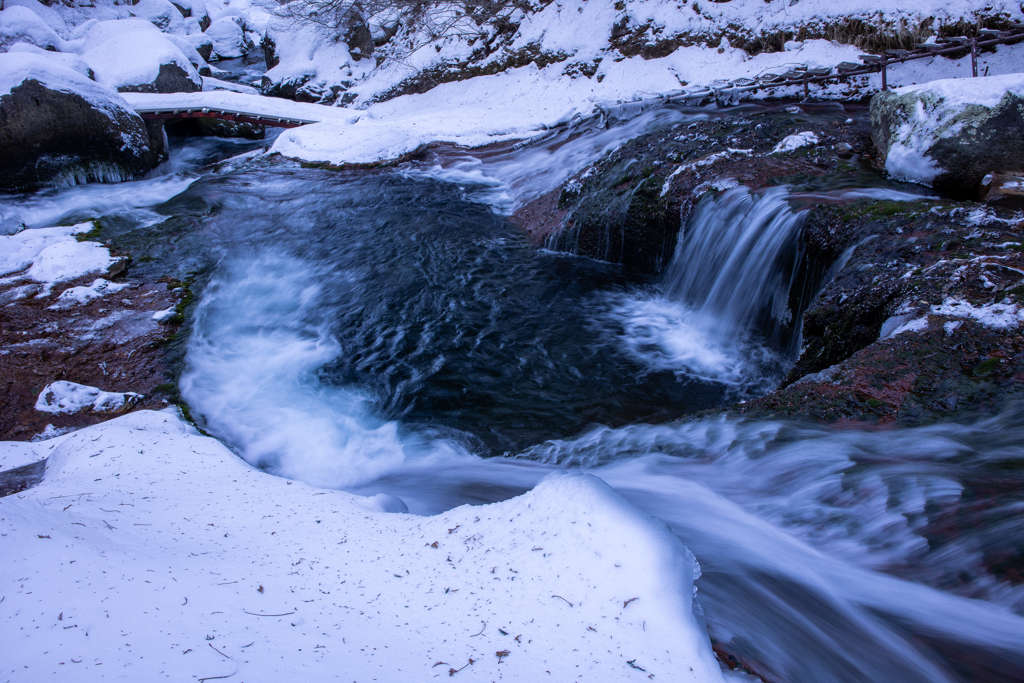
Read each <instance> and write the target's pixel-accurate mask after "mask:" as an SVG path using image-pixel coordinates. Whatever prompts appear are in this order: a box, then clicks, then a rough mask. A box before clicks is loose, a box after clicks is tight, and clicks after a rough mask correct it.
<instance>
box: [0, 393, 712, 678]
mask: <svg viewBox="0 0 1024 683" xmlns="http://www.w3.org/2000/svg"><path fill="white" fill-rule="evenodd" d="M380 507H381V501H374V500H372V499H365V498H360V497H358V496H354V495H351V494H347V493H343V492H339V491H332V490H318V489H315V488H312V487H310V486H307V485H305V484H301V483H298V482H291V481H287V480H285V479H282V478H278V477H274V476H271V475H268V474H265V473H263V472H260V471H258V470H256V469H253V468H250V467H249V466H247V465H246V464H244V463H243V462H242V461H241V460H239V459H238V458H237V457H236V456H235V455H233V454H232V453H231V452H230V451H229V450H228V449H227V448H225V447H224V446H223V445H222V444H220V443H219V442H217V441H215V440H213V439H209V438H206V437H203V436H199V435H197V434H196V433H195V432H194V430H193V429H191V428H190V427H189V426H187V425H186V424H185V423H183V422H181V421H180V420H179V419H178V418H177V417H176V416H175V415H173V414H171V413H169V412H167V411H165V412H160V413H156V412H152V411H138V412H135V413H132V414H129V415H126V416H123V417H120V418H118V419H115V420H111V421H108V422H105V423H103V424H101V425H97V426H94V427H89V428H87V429H83V430H80V431H77V432H74V433H72V434H70V435H67V436H65V437H63V440H62V442H61V443H60V445H58V446H57V447H56V448H54V449H53V450H52V455H50V458H49V461H48V463H47V473H46V477H45V479H44V481H43V482H42V483H41V484H40V485H39V486H37V487H35V488H33V489H30V490H28V491H26V492H23V493H20V494H17V495H14V496H10V497H7V498H3V499H0V522H2V523H3V525H4V528H5V532H6V533H5V535H4V536H2V537H0V553H2V554H3V557H4V562H3V563H2V565H0V576H2V581H3V583H4V585H7V586H10V590H8V591H7V594H6V596H5V597H6V600H5V604H4V610H3V613H2V614H3V616H2V617H0V624H2V626H0V635H2V637H3V640H4V643H5V652H6V653H7V654H6V655H5V659H4V664H5V665H9V670H10V671H11V673H10V674H8V675H9V676H12V677H11V678H10V680H12V681H37V680H41V679H43V678H48V677H52V676H54V675H59V676H71V677H73V678H74V680H76V681H83V682H86V681H94V680H100V679H101V678H103V679H107V678H109V677H110V676H112V675H113V676H115V677H117V676H123V677H127V678H131V679H134V680H153V679H155V678H156V677H157V676H160V677H164V676H166V675H168V674H171V676H172V677H173V678H179V679H183V680H186V679H187V680H191V679H192V677H210V676H232V677H234V676H237V677H238V679H239V680H282V679H284V678H292V677H295V675H296V674H300V675H301V676H302V677H303V678H306V677H312V678H313V679H320V678H325V677H327V676H329V675H331V674H337V673H344V675H345V679H344V680H371V679H376V680H390V681H402V680H407V681H414V680H427V679H429V678H435V677H438V678H446V674H448V672H449V669H459V668H460V667H463V666H467V665H468V666H467V668H466V669H465V670H464V671H463V673H462V676H469V679H468V680H488V681H489V680H497V679H498V678H501V679H503V680H520V681H538V680H548V678H550V680H567V679H569V678H570V677H571V678H573V679H576V678H578V677H580V676H582V677H583V678H584V679H588V678H589V679H590V680H601V681H626V680H630V681H634V680H638V677H640V676H644V677H646V676H647V675H648V674H653V675H654V676H656V677H657V679H664V680H673V681H722V680H723V678H722V674H721V672H720V670H719V667H718V666H717V664H716V660H715V659H714V655H713V653H712V652H711V648H710V643H709V641H708V638H707V635H706V634H705V633H704V632H703V629H702V628H701V627H700V626H698V623H697V620H696V618H695V617H694V615H693V613H692V610H691V602H692V594H693V579H694V578H695V575H696V572H697V569H696V565H695V563H694V560H693V556H692V555H691V554H690V553H689V551H687V550H686V549H685V548H684V547H683V546H682V545H681V544H680V543H679V541H678V539H676V538H675V537H674V536H673V535H672V534H671V532H669V530H668V529H667V528H666V527H665V526H664V525H663V524H661V523H660V522H657V521H655V520H654V519H653V518H651V517H649V516H647V515H646V514H644V513H642V512H640V511H639V510H637V509H636V508H634V507H633V506H631V505H630V504H628V503H626V502H625V501H624V500H622V499H621V498H620V497H619V496H618V495H617V494H615V493H614V492H613V491H612V490H611V489H610V488H609V487H608V486H607V485H606V484H604V483H603V482H602V481H600V480H599V479H597V478H595V477H592V476H589V475H583V474H567V473H558V474H555V475H551V476H550V477H548V478H547V479H545V480H544V481H542V482H541V483H540V484H539V485H538V486H537V487H536V488H535V489H534V490H532V491H530V492H528V493H526V494H524V495H522V496H520V497H518V498H514V499H512V500H508V501H505V502H503V503H497V504H494V505H487V506H479V507H470V506H463V507H460V508H457V509H455V510H452V511H450V512H447V513H444V514H443V515H439V516H437V517H416V516H412V515H408V514H396V513H385V512H380V511H378V510H379V509H380ZM499 629H500V630H499ZM503 632H504V634H503ZM505 634H507V635H505ZM348 641H352V642H348ZM505 650H508V651H509V654H508V655H507V656H504V657H501V658H500V659H499V657H498V656H497V655H496V653H498V652H503V651H505ZM470 658H472V660H473V664H472V665H469V659H470ZM630 661H632V662H634V665H635V666H640V667H643V668H644V669H645V670H646V672H647V673H643V674H642V673H641V672H640V671H638V670H636V669H634V668H631V666H630V665H629V664H628V663H627V662H630ZM439 663H440V664H439ZM548 672H550V673H548Z"/></svg>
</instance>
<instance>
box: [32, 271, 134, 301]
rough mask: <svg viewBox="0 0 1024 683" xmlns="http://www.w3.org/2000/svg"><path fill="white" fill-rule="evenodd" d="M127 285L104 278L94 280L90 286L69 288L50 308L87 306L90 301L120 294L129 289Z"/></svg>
mask: <svg viewBox="0 0 1024 683" xmlns="http://www.w3.org/2000/svg"><path fill="white" fill-rule="evenodd" d="M128 286H129V285H128V284H127V283H117V282H111V281H110V280H105V279H103V278H97V279H95V280H93V282H92V284H91V285H89V286H82V287H68V288H67V289H65V290H64V291H63V292H61V293H60V296H58V297H57V303H55V304H54V305H53V306H50V308H68V307H71V306H76V305H80V304H86V303H89V302H90V301H94V300H96V299H99V298H101V297H104V296H106V295H107V294H114V293H116V292H120V291H121V290H122V289H125V288H127V287H128Z"/></svg>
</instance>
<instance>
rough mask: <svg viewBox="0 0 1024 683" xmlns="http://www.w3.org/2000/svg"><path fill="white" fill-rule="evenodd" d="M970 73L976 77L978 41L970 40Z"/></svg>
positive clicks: (975, 39)
mask: <svg viewBox="0 0 1024 683" xmlns="http://www.w3.org/2000/svg"><path fill="white" fill-rule="evenodd" d="M971 73H972V74H974V77H975V78H977V77H978V39H977V38H971Z"/></svg>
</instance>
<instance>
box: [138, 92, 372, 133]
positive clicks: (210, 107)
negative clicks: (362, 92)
mask: <svg viewBox="0 0 1024 683" xmlns="http://www.w3.org/2000/svg"><path fill="white" fill-rule="evenodd" d="M121 95H122V97H124V98H125V99H126V100H127V101H128V104H129V105H131V107H132V109H134V110H135V111H136V112H137V113H138V114H139V115H140V116H142V118H144V119H185V118H217V119H225V120H228V121H238V122H241V123H256V124H264V125H267V126H278V127H281V128H295V127H296V126H305V125H307V124H310V123H320V122H323V121H336V122H338V123H352V121H353V120H354V119H355V118H356V117H357V116H358V114H357V113H354V112H351V111H348V110H345V109H339V108H336V107H326V106H324V105H322V104H308V103H305V102H292V101H291V100H283V99H281V98H278V97H264V96H262V95H250V94H247V93H237V92H229V91H220V90H218V91H213V92H193V93H166V94H154V93H121Z"/></svg>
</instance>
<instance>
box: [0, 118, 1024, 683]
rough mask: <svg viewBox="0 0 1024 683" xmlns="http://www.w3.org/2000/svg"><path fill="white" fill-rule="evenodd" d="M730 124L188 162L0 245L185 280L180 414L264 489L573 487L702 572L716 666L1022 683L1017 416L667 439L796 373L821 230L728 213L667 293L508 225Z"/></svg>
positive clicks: (771, 214)
mask: <svg viewBox="0 0 1024 683" xmlns="http://www.w3.org/2000/svg"><path fill="white" fill-rule="evenodd" d="M715 115H721V114H720V113H716V110H714V109H682V108H679V109H670V110H661V111H656V112H650V113H647V114H644V115H643V116H641V117H638V118H636V119H633V120H631V121H629V122H626V123H624V124H622V125H618V126H611V127H608V128H605V127H594V128H593V129H589V130H584V131H577V132H575V133H573V134H571V135H569V134H567V135H566V136H565V137H564V138H559V139H550V140H548V141H547V142H545V143H543V144H539V145H534V146H507V147H505V148H502V149H499V150H497V151H493V150H492V151H491V152H489V153H488V154H478V155H474V154H470V153H468V152H465V151H461V150H442V151H440V152H438V153H436V154H435V155H434V156H433V157H431V158H429V159H427V160H425V161H421V162H410V163H408V164H405V165H401V166H398V167H394V168H390V169H383V170H378V171H373V172H352V171H344V172H342V171H330V170H323V169H318V168H308V167H303V166H302V165H300V164H297V163H294V162H291V161H288V160H283V159H280V158H278V157H273V156H268V155H266V154H265V153H264V152H263V149H264V148H265V147H266V146H267V143H266V142H252V141H245V142H243V141H230V140H213V139H188V140H180V139H179V140H175V141H174V143H173V150H172V160H171V162H169V163H168V164H166V165H165V166H164V167H163V168H162V169H160V170H159V171H158V172H157V173H155V174H154V175H153V176H152V177H150V178H149V179H146V180H140V181H135V182H131V183H122V184H119V185H89V186H81V187H73V188H65V189H60V190H45V191H40V192H37V193H33V194H28V195H17V196H8V197H6V198H4V199H2V200H0V216H2V217H4V218H5V219H6V220H13V217H14V216H15V215H16V216H18V217H19V218H20V220H22V221H24V222H25V223H26V224H28V225H29V226H30V227H43V226H45V225H52V224H57V223H66V222H69V221H73V220H81V219H84V218H91V217H102V218H103V225H104V234H103V236H104V237H105V238H109V239H112V240H114V242H115V243H116V244H117V245H118V246H119V247H121V248H124V249H128V250H130V251H131V252H132V253H133V254H136V255H139V256H146V257H148V258H146V259H141V258H138V259H136V262H135V264H134V265H133V267H132V272H131V277H135V278H143V279H144V278H147V277H149V278H155V277H157V276H160V275H166V274H170V275H173V276H176V277H181V278H189V281H190V282H191V283H192V285H191V286H192V288H193V291H194V292H195V293H196V294H197V295H198V296H197V303H196V304H195V305H194V308H193V309H192V310H191V312H190V315H189V317H188V323H187V332H188V334H187V335H183V341H182V342H181V345H180V346H179V347H177V348H176V349H174V350H172V352H174V353H177V354H178V355H179V358H178V363H179V366H180V389H181V393H182V396H183V397H184V399H185V400H186V401H187V402H188V404H189V406H190V408H191V410H192V413H193V414H194V415H195V416H196V417H197V419H198V420H199V422H200V424H201V425H202V426H203V428H204V429H206V430H207V431H208V432H210V433H211V434H212V435H214V436H216V437H218V438H220V439H222V440H223V441H224V442H225V443H227V444H228V445H229V446H230V447H231V448H232V449H234V450H235V451H236V452H237V453H238V454H239V456H241V457H242V458H244V459H245V460H247V461H248V462H249V463H251V464H253V465H254V466H256V467H260V468H262V469H264V470H266V471H268V472H271V473H274V474H277V475H280V476H285V477H289V478H294V479H299V480H303V481H306V482H309V483H311V484H314V485H317V486H322V487H329V488H339V489H345V490H348V491H352V492H355V493H361V494H378V493H384V494H387V495H388V496H390V497H391V498H389V500H390V501H391V507H392V509H393V510H395V511H404V510H409V511H410V512H412V513H415V514H424V515H428V514H436V513H438V512H441V511H443V510H447V509H450V508H452V507H455V506H458V505H463V504H474V505H478V504H486V503H490V502H495V501H499V500H503V499H507V498H509V497H512V496H515V495H518V494H520V493H522V492H524V491H526V490H528V489H530V488H531V487H532V486H534V485H535V484H536V483H537V482H538V481H539V480H540V479H541V478H542V477H544V476H545V475H546V474H548V473H550V472H551V471H553V470H556V469H559V468H580V469H585V470H587V471H589V472H591V473H593V474H596V475H597V476H599V477H601V478H602V479H604V480H605V481H607V482H608V483H609V484H611V485H612V486H613V487H614V488H615V489H616V490H617V491H619V492H620V493H621V494H622V495H623V496H624V497H626V498H627V499H628V500H630V501H632V502H633V503H635V504H636V505H637V506H638V507H640V508H641V509H643V510H645V511H647V512H649V513H650V514H651V515H653V516H655V517H657V518H659V519H661V520H662V521H664V522H665V523H666V524H668V525H669V526H670V527H671V528H672V530H673V531H674V532H675V533H676V534H677V535H678V536H679V538H680V539H681V540H682V541H683V543H684V544H685V545H687V546H688V547H689V548H690V549H691V550H692V551H693V552H694V554H695V555H696V557H697V559H698V561H699V563H700V566H701V571H702V573H703V575H702V577H701V578H700V579H699V580H698V581H697V584H696V585H697V587H698V593H697V597H698V600H699V604H700V606H701V608H702V610H703V614H704V616H705V617H706V621H707V624H708V628H709V632H710V634H711V636H712V638H713V639H714V640H715V641H716V642H718V643H719V644H721V645H722V647H723V649H724V650H726V651H728V652H729V653H731V654H734V655H736V656H737V657H739V658H741V659H742V660H743V661H744V662H746V663H747V664H748V665H749V666H750V667H751V668H753V669H754V670H756V671H757V672H758V673H760V674H762V675H763V676H765V677H766V678H767V679H769V680H773V681H782V682H786V683H803V682H807V683H811V682H815V683H820V682H822V681H850V682H854V681H901V682H904V681H905V682H917V681H921V682H922V683H923V682H924V681H930V682H935V681H971V680H987V681H1010V680H1024V618H1022V616H1021V615H1022V614H1024V591H1022V589H1021V587H1020V585H1019V579H1020V567H1021V565H1022V557H1024V555H1022V553H1024V496H1022V494H1021V491H1022V490H1024V488H1022V484H1024V468H1022V466H1021V463H1022V462H1024V446H1022V445H1021V444H1024V426H1022V425H1024V421H1022V419H1021V414H1020V412H1010V413H1006V414H1003V415H1000V416H997V417H993V418H989V419H987V421H983V422H978V423H974V424H944V425H934V426H929V427H917V428H901V429H890V430H885V431H869V430H860V429H837V428H829V427H825V426H820V425H816V424H809V423H807V424H805V423H797V422H780V421H767V420H756V419H738V418H733V417H722V416H718V417H712V418H704V419H683V420H682V421H674V420H675V419H676V418H684V417H685V416H687V415H689V414H691V413H693V412H696V411H698V410H701V409H704V408H711V407H716V406H721V405H724V404H728V403H731V402H733V401H737V400H743V399H744V398H748V397H751V396H756V395H759V394H762V393H764V392H765V391H768V390H770V389H771V388H772V387H774V386H776V385H777V383H778V382H779V381H780V379H781V377H782V376H783V374H784V372H785V370H786V369H787V368H788V367H789V365H790V364H791V363H792V361H793V357H794V353H795V351H796V348H797V347H796V345H795V344H794V339H793V338H792V337H789V338H781V337H780V336H779V335H778V334H776V332H777V331H778V329H780V328H781V327H784V325H783V323H784V322H786V321H785V317H786V316H787V315H791V313H787V311H786V307H785V301H786V299H787V294H788V291H789V287H790V286H791V285H792V278H793V262H794V259H795V251H794V250H795V249H797V242H798V240H797V239H796V238H797V236H798V234H799V230H800V227H801V225H802V220H803V210H802V209H801V208H800V207H801V204H800V202H798V201H795V198H794V196H793V195H792V193H791V192H790V190H788V189H786V188H784V187H780V188H773V189H770V190H767V191H760V192H755V193H751V192H748V191H747V190H745V189H744V188H742V187H741V188H735V189H732V190H727V191H725V192H723V193H719V194H717V195H715V196H711V195H709V196H708V197H706V198H705V200H704V201H703V202H702V203H701V204H700V205H699V206H698V207H697V209H696V211H695V212H694V214H693V215H692V217H691V218H690V220H689V222H688V224H687V226H686V227H685V231H684V235H683V238H682V239H681V240H680V242H679V246H678V248H677V251H676V254H675V257H674V258H673V261H672V263H671V264H670V265H669V267H668V268H667V269H666V270H665V271H664V272H663V273H662V274H661V275H660V276H658V277H644V276H638V275H635V274H632V273H629V272H626V271H624V270H623V269H621V268H619V267H617V266H614V265H610V264H607V263H603V262H599V261H594V260H591V259H587V258H583V257H578V256H573V255H571V254H566V253H562V252H556V251H552V250H547V249H545V248H543V247H538V246H536V245H534V244H532V243H531V242H530V241H529V239H528V238H527V236H526V235H525V234H524V233H523V232H522V231H521V229H520V228H518V227H517V226H516V225H514V224H513V223H512V222H511V221H510V220H509V219H508V214H509V213H511V211H512V210H514V208H516V207H517V206H521V205H522V203H524V202H525V201H528V200H529V199H531V198H534V197H536V196H539V195H540V194H541V193H543V192H545V191H547V190H550V189H552V188H554V187H556V186H557V185H558V184H559V183H561V182H562V181H563V180H565V179H566V178H568V177H569V176H570V175H571V174H572V173H573V172H575V171H577V170H579V169H581V168H583V167H585V166H586V165H587V163H589V162H591V161H593V160H594V159H596V158H598V157H599V156H600V155H601V154H603V153H604V152H605V151H607V150H609V149H612V148H614V147H615V146H617V145H618V144H620V143H621V142H622V141H624V140H625V139H628V138H630V137H633V136H635V135H636V134H638V133H639V132H641V131H645V130H651V129H654V128H657V127H665V126H676V125H680V124H683V123H686V122H687V121H690V120H693V119H694V118H695V117H707V116H715ZM855 190H856V191H860V192H862V193H863V192H865V191H864V190H863V188H859V189H858V188H855ZM833 191H834V192H840V191H842V188H839V189H835V190H833ZM871 192H875V193H882V194H883V195H884V196H886V197H889V198H899V197H900V196H901V193H902V192H904V190H902V189H900V188H896V187H889V186H886V185H885V184H884V183H880V184H879V186H878V187H876V188H874V189H872V190H871ZM713 194H714V193H713ZM797 199H798V198H797ZM197 476H202V475H201V473H197ZM609 543H614V539H609ZM1000 567H1002V569H1001V570H1000V569H999V568H1000ZM1014 567H1016V569H1013V568H1014ZM1014 572H1016V575H1014ZM1015 577H1016V578H1015Z"/></svg>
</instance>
